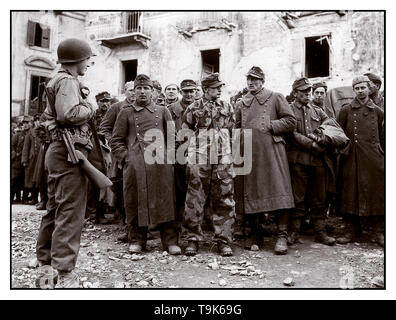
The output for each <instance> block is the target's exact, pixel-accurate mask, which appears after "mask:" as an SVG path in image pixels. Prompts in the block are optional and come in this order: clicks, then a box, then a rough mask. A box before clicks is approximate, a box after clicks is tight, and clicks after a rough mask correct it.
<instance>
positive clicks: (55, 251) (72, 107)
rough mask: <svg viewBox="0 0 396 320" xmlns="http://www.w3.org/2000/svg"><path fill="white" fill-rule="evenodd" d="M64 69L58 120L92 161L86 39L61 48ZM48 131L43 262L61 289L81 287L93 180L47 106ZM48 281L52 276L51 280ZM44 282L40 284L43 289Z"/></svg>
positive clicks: (54, 82)
mask: <svg viewBox="0 0 396 320" xmlns="http://www.w3.org/2000/svg"><path fill="white" fill-rule="evenodd" d="M57 54H58V63H60V64H61V69H60V70H59V71H58V73H57V74H56V75H55V76H54V77H53V78H52V79H51V80H50V81H49V82H48V84H47V87H52V88H53V89H54V92H55V93H56V96H55V109H56V117H57V121H58V122H59V123H60V125H61V126H62V127H63V128H65V130H67V131H68V132H69V133H70V135H71V139H72V141H73V143H74V147H75V148H76V151H77V153H79V154H81V153H82V154H83V155H84V156H85V157H87V156H88V153H89V152H90V150H92V142H91V135H92V133H91V129H90V127H89V125H88V122H89V120H90V119H91V118H92V117H94V115H95V109H94V107H93V106H92V105H91V104H90V103H89V102H88V101H87V100H86V99H85V98H84V97H83V96H82V94H81V90H80V83H79V80H78V77H79V76H84V75H85V73H86V71H87V68H88V67H89V66H90V62H89V59H90V57H91V56H92V55H93V54H92V51H91V48H90V46H89V44H88V43H87V42H85V41H83V40H80V39H66V40H63V41H62V42H61V43H60V44H59V46H58V49H57ZM44 117H45V119H46V122H45V127H46V128H47V130H48V131H49V134H50V136H51V141H52V142H51V144H50V146H49V147H48V150H47V153H46V156H45V165H46V168H47V169H48V203H47V213H46V214H45V215H43V217H42V220H41V225H40V230H39V235H38V239H37V246H36V252H37V259H38V261H39V263H40V264H41V265H50V266H52V268H53V269H55V270H57V272H51V277H53V279H55V278H56V277H57V275H56V274H57V273H59V281H58V287H61V288H78V287H79V278H78V276H77V274H75V273H74V271H73V270H74V268H75V265H76V262H77V256H78V252H79V249H80V237H81V230H82V227H83V224H84V216H85V209H86V204H87V186H88V178H87V176H86V175H84V173H83V172H82V170H81V168H80V166H79V164H73V163H72V162H70V161H69V160H68V151H67V148H66V146H65V144H64V142H63V141H62V140H61V138H60V134H59V132H58V130H57V126H56V124H55V119H54V117H55V115H54V114H53V112H52V109H51V108H50V106H49V103H47V107H46V109H45V111H44ZM46 277H48V274H47V275H46ZM40 279H41V277H39V279H38V284H39V285H40V282H41V280H40Z"/></svg>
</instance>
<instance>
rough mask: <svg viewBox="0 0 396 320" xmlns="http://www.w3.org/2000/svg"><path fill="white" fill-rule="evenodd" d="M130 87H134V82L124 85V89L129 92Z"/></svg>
mask: <svg viewBox="0 0 396 320" xmlns="http://www.w3.org/2000/svg"><path fill="white" fill-rule="evenodd" d="M130 87H133V81H127V82H125V84H124V89H125V90H128V89H129V88H130Z"/></svg>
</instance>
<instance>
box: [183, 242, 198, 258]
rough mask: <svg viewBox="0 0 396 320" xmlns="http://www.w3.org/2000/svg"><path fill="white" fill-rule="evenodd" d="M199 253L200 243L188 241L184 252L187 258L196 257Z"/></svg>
mask: <svg viewBox="0 0 396 320" xmlns="http://www.w3.org/2000/svg"><path fill="white" fill-rule="evenodd" d="M197 252H198V241H191V240H190V241H188V244H187V247H186V249H185V250H184V254H185V255H186V256H195V255H196V254H197Z"/></svg>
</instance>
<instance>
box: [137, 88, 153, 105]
mask: <svg viewBox="0 0 396 320" xmlns="http://www.w3.org/2000/svg"><path fill="white" fill-rule="evenodd" d="M135 94H136V102H138V103H143V104H145V103H147V102H150V101H151V97H152V95H153V89H152V88H151V87H150V86H137V87H136V88H135Z"/></svg>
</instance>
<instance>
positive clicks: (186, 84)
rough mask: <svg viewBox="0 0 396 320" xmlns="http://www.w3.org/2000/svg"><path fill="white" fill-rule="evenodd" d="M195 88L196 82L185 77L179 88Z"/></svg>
mask: <svg viewBox="0 0 396 320" xmlns="http://www.w3.org/2000/svg"><path fill="white" fill-rule="evenodd" d="M196 88H197V84H196V83H195V81H194V80H190V79H186V80H183V81H182V82H181V83H180V89H181V90H190V89H196Z"/></svg>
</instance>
